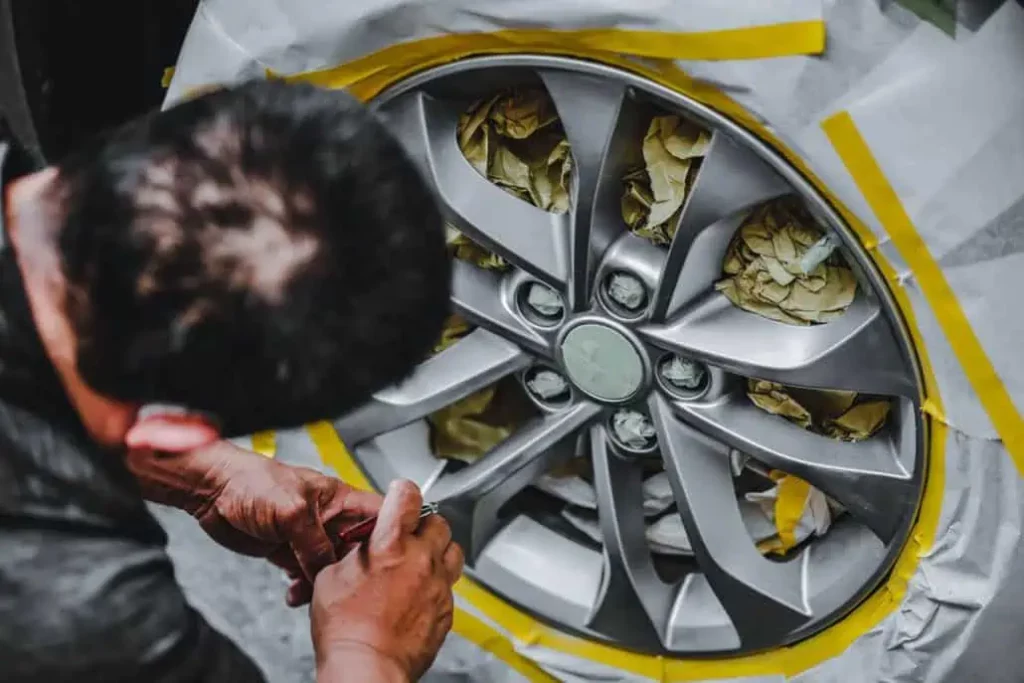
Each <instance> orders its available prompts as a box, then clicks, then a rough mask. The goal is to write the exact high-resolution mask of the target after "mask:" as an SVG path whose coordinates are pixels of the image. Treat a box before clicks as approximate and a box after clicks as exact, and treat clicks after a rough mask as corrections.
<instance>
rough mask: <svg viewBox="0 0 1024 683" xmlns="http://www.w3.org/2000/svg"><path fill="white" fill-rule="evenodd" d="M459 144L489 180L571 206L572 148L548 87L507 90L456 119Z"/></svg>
mask: <svg viewBox="0 0 1024 683" xmlns="http://www.w3.org/2000/svg"><path fill="white" fill-rule="evenodd" d="M458 141H459V148H460V149H461V150H462V153H463V154H464V155H465V157H466V160H467V161H469V163H470V164H472V166H473V168H475V169H476V170H477V172H479V173H480V174H481V175H483V176H484V177H486V178H487V179H488V180H490V181H491V182H492V183H494V184H495V185H497V186H498V187H500V188H502V189H503V190H505V191H506V192H508V193H510V194H513V195H515V196H517V197H519V198H520V199H522V200H524V201H527V202H530V203H531V204H533V205H534V206H536V207H538V208H541V209H543V210H545V211H550V212H551V213H565V212H566V211H568V210H569V191H570V183H571V179H572V168H573V165H572V154H571V152H570V149H569V142H568V140H567V139H566V137H565V131H563V130H562V126H561V124H560V123H559V121H558V116H557V114H556V113H555V107H554V104H552V102H551V99H550V98H549V97H548V95H547V93H545V92H544V91H543V90H540V89H537V88H522V89H513V90H507V91H504V92H501V93H498V94H497V95H495V96H494V97H491V98H489V99H487V100H482V101H480V102H477V103H475V104H474V105H473V106H472V107H470V109H469V111H467V112H466V113H464V114H463V115H462V117H461V118H460V119H459V127H458Z"/></svg>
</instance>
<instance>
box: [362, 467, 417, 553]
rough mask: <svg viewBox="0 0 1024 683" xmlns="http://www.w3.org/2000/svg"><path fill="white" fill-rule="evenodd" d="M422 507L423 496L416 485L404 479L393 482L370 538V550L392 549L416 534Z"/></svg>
mask: <svg viewBox="0 0 1024 683" xmlns="http://www.w3.org/2000/svg"><path fill="white" fill-rule="evenodd" d="M422 506H423V496H422V495H421V494H420V490H419V489H418V488H417V487H416V485H415V484H413V483H412V482H411V481H405V480H402V479H400V480H397V481H393V482H391V486H389V487H388V493H387V495H386V496H384V503H383V504H382V505H381V507H380V514H379V515H378V516H377V524H376V526H375V527H374V530H373V534H372V535H371V536H370V550H371V551H378V550H384V549H386V548H389V547H392V546H394V545H396V544H398V543H400V542H401V539H402V537H403V536H408V535H410V534H412V533H414V532H415V531H416V529H417V527H419V525H420V508H421V507H422Z"/></svg>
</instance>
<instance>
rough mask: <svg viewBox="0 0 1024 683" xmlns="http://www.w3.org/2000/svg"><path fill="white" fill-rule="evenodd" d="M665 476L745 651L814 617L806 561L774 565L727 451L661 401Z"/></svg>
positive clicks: (656, 406)
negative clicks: (738, 490) (740, 496)
mask: <svg viewBox="0 0 1024 683" xmlns="http://www.w3.org/2000/svg"><path fill="white" fill-rule="evenodd" d="M650 408H651V415H652V417H653V418H654V423H655V426H656V428H657V430H658V439H659V443H660V444H661V452H662V458H663V459H664V462H665V471H666V473H667V474H668V476H669V480H670V481H671V483H672V489H673V492H674V493H675V496H676V503H677V504H678V506H679V513H680V514H681V515H682V518H683V526H684V528H685V529H686V534H687V536H688V538H689V539H690V544H691V546H692V547H693V553H694V556H695V557H696V559H697V562H698V563H699V564H700V566H701V569H702V570H703V571H704V574H705V576H706V577H707V580H708V583H709V584H710V585H711V588H712V590H714V592H715V594H716V595H717V596H718V599H719V601H720V602H721V603H722V606H723V607H724V608H725V611H726V612H727V613H728V615H729V618H730V619H731V620H732V623H733V626H735V628H736V631H737V633H738V634H739V637H740V640H741V642H742V644H743V647H744V648H757V647H763V646H767V645H771V644H774V641H775V639H776V638H777V637H778V633H779V632H788V631H791V630H793V629H795V628H798V627H800V626H801V625H803V624H805V623H807V622H808V621H809V620H810V619H811V616H812V615H811V611H810V607H809V606H808V604H807V596H806V595H805V591H804V585H805V581H804V579H805V576H804V573H805V567H804V557H803V556H801V557H799V558H796V559H794V560H790V561H789V562H770V561H769V560H767V559H765V558H764V557H763V556H762V555H761V554H760V553H759V552H758V551H757V549H756V547H755V546H754V543H753V541H752V540H751V538H750V535H749V534H748V533H747V528H746V526H745V525H744V524H743V519H742V517H741V516H740V511H739V504H738V502H737V500H736V495H735V493H734V489H733V484H732V474H731V473H730V471H729V460H728V455H727V453H726V452H725V449H722V448H721V447H716V446H715V445H714V444H712V443H711V442H709V441H708V440H706V439H704V438H701V436H700V435H699V434H697V433H695V432H694V431H693V430H691V429H689V428H688V427H687V426H686V425H684V424H682V423H681V422H680V421H679V420H678V419H677V418H676V417H675V415H674V414H673V411H672V407H671V406H670V405H669V404H668V403H667V402H666V401H665V400H664V399H662V398H661V397H659V396H653V397H652V398H651V400H650Z"/></svg>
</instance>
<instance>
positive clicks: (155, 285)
mask: <svg viewBox="0 0 1024 683" xmlns="http://www.w3.org/2000/svg"><path fill="white" fill-rule="evenodd" d="M58 178H59V182H58V185H57V186H58V188H59V189H60V191H61V193H62V197H61V201H62V204H63V207H64V211H65V214H64V225H63V228H62V231H61V233H60V235H61V236H60V244H59V248H60V253H61V256H62V259H63V269H64V275H65V278H66V280H67V283H68V296H67V302H66V308H67V313H68V316H69V319H70V320H71V321H72V325H73V327H74V330H75V333H76V335H77V338H78V359H77V363H78V370H79V372H80V373H81V375H82V377H83V379H84V380H85V381H86V382H87V383H88V384H89V385H90V386H92V387H93V388H94V389H95V390H97V391H99V392H100V393H102V394H105V395H107V396H110V397H113V398H116V399H119V400H124V401H130V402H159V403H175V404H179V405H183V406H186V407H188V408H190V409H192V410H198V411H205V412H207V413H210V414H212V415H214V416H216V417H217V418H218V419H219V420H220V421H221V423H222V428H223V429H224V431H225V433H226V434H229V435H234V434H243V433H250V432H253V431H256V430H259V429H268V428H275V427H276V428H283V427H291V426H297V425H300V424H302V423H305V422H308V421H310V420H314V419H323V418H334V417H337V416H339V415H341V414H342V413H344V412H345V411H347V410H349V409H351V408H353V407H355V406H356V405H358V404H360V403H362V402H364V401H365V400H367V399H368V398H369V397H370V395H371V393H372V392H374V391H376V390H378V389H381V388H383V387H385V386H387V385H389V384H392V383H394V382H397V381H399V380H401V379H403V378H404V377H405V376H406V375H408V374H409V373H410V372H411V371H412V369H413V368H414V367H415V365H416V364H417V363H418V362H419V361H420V360H421V359H422V358H423V357H424V356H425V355H426V353H427V352H428V350H429V349H430V348H431V346H432V344H433V343H434V341H435V340H436V338H437V337H438V335H439V333H440V330H441V326H442V324H443V320H444V318H445V316H446V314H447V311H448V296H449V277H450V272H449V264H448V260H447V258H446V256H445V245H444V225H443V220H442V218H441V214H440V212H439V210H438V208H437V205H436V203H435V201H434V198H433V195H432V194H431V192H430V189H429V187H428V185H427V184H426V182H425V180H424V179H423V178H422V177H421V175H420V174H419V172H418V171H417V170H416V168H415V167H414V166H413V163H412V162H411V160H410V159H409V157H408V156H407V155H406V153H405V151H404V150H403V149H402V147H401V146H400V145H399V143H398V142H397V141H396V140H395V139H394V138H393V137H392V135H391V134H390V133H389V132H388V131H387V130H386V129H385V128H384V127H383V126H382V125H381V124H380V123H379V122H378V121H377V120H376V119H375V118H374V117H373V115H372V114H371V113H370V112H369V111H368V110H367V109H366V108H365V107H364V106H363V105H362V104H360V103H359V102H358V101H356V100H355V99H354V98H353V97H351V96H350V95H347V94H345V93H342V92H338V91H327V90H322V89H319V88H315V87H313V86H310V85H301V84H286V83H284V82H280V81H258V82H255V81H254V82H250V83H247V84H244V85H241V86H238V87H234V88H228V89H223V90H218V91H215V92H210V93H207V94H205V95H202V96H200V97H197V98H195V99H192V100H189V101H186V102H184V103H182V104H179V105H177V106H175V107H173V108H171V109H168V110H166V111H163V112H159V113H153V114H151V115H148V116H145V117H143V118H141V119H139V120H137V121H134V122H132V123H129V124H128V125H125V126H123V127H122V128H120V129H118V130H115V131H113V132H112V133H109V134H107V135H105V136H102V137H101V138H99V139H97V140H96V141H95V142H93V143H92V144H91V145H89V146H87V147H86V148H85V149H82V150H81V151H79V152H78V153H76V154H74V155H72V156H71V157H69V158H68V159H66V160H64V161H63V162H62V163H60V164H59V176H58Z"/></svg>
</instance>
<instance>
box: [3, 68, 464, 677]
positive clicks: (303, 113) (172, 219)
mask: <svg viewBox="0 0 1024 683" xmlns="http://www.w3.org/2000/svg"><path fill="white" fill-rule="evenodd" d="M0 219H2V220H0V223H2V226H0V228H2V229H0V237H2V240H0V241H2V244H0V680H3V681H4V682H5V683H21V682H23V681H47V682H48V683H58V682H61V681H76V682H83V681H90V682H91V681H97V682H101V681H102V682H104V683H106V682H113V681H147V682H150V681H154V682H166V683H178V682H185V681H189V682H191V681H217V682H218V683H220V682H224V681H232V682H238V683H245V682H248V681H257V680H262V678H261V675H260V673H259V671H258V670H257V669H256V667H255V666H254V665H253V664H252V663H251V662H250V660H248V658H247V657H246V656H245V655H244V654H242V653H241V652H240V651H239V650H238V649H237V648H236V647H235V646H234V645H233V644H232V643H230V642H229V641H228V640H226V639H225V638H224V637H222V636H221V635H220V634H218V633H216V632H215V631H213V630H212V629H211V628H210V627H209V626H208V625H207V624H206V623H205V622H204V621H203V619H202V617H201V616H200V615H198V614H197V613H196V612H194V611H193V610H192V609H191V608H190V607H189V606H188V604H187V603H186V602H185V599H184V597H183V596H182V593H181V591H180V589H179V587H178V586H177V584H176V583H175V581H174V574H173V570H172V567H171V565H170V563H169V561H168V558H167V556H166V554H165V552H164V545H165V542H166V538H165V536H164V534H163V531H162V530H161V529H160V528H159V526H158V524H157V523H156V521H155V520H154V519H153V518H152V517H151V516H150V515H149V514H148V513H147V511H146V508H145V506H144V503H143V496H145V498H148V499H149V500H152V501H156V502H161V503H166V504H172V505H177V506H178V507H181V508H183V509H185V510H187V511H189V512H190V513H192V514H193V515H194V516H195V517H196V518H197V519H198V520H199V523H200V524H201V525H202V526H203V528H205V529H206V530H207V532H209V533H210V534H211V535H212V536H213V538H214V539H216V540H217V541H219V542H220V543H222V544H223V545H225V546H227V547H228V548H231V549H233V550H236V551H238V552H243V553H247V554H251V555H257V556H264V557H267V558H268V559H269V560H270V561H271V562H274V563H275V564H277V565H278V566H280V567H282V568H283V569H285V570H286V571H287V572H288V573H289V575H290V576H291V577H292V578H293V579H294V581H293V583H292V585H291V587H290V589H289V591H288V596H287V599H288V601H289V603H290V604H292V605H299V604H303V603H305V602H309V601H312V612H311V614H312V636H313V643H314V646H315V649H316V654H317V667H318V677H319V680H321V681H331V682H333V681H342V680H354V681H378V680H387V681H392V680H394V681H405V680H411V679H414V678H416V677H418V676H419V675H420V674H422V673H423V671H425V669H426V668H427V667H428V666H429V664H430V662H431V661H432V659H433V657H434V655H435V653H436V651H437V649H438V648H439V647H440V644H441V641H442V640H443V638H444V635H445V633H446V632H447V630H448V629H449V628H450V625H451V618H452V595H451V585H452V584H453V582H454V581H455V580H456V578H457V577H458V575H459V573H460V571H461V567H462V555H461V551H460V550H459V549H458V546H457V545H455V544H453V543H452V542H451V534H450V530H449V528H448V526H447V524H446V523H445V522H444V521H443V520H442V519H441V518H440V517H436V516H435V517H432V518H428V519H426V520H425V521H424V522H423V523H422V524H420V521H419V519H418V517H417V513H418V510H419V506H420V504H421V502H422V500H421V498H420V495H419V492H418V491H417V490H416V489H415V487H414V486H412V485H411V484H409V483H408V482H406V483H399V484H397V485H394V486H393V487H392V488H391V490H390V491H389V492H388V494H387V497H386V498H385V499H384V500H383V504H382V503H381V499H380V498H379V496H377V495H376V494H370V493H365V492H359V491H355V490H352V489H350V488H349V487H347V486H345V485H344V484H343V483H341V482H340V481H338V480H336V479H332V478H329V477H324V476H321V475H319V474H318V473H316V472H313V471H310V470H305V469H300V468H292V467H288V466H286V465H283V464H280V463H276V462H274V461H272V460H268V459H265V458H262V457H260V456H257V455H255V454H252V453H249V452H247V451H244V450H242V449H239V448H236V447H234V446H232V445H230V444H229V443H227V442H224V441H220V440H219V439H220V438H221V436H231V435H237V434H245V433H251V432H253V431H255V430H257V429H267V428H273V427H279V428H280V427H289V426H297V425H299V424H302V423H304V422H307V421H309V420H313V419H320V418H330V417H335V416H338V415H340V414H342V413H344V412H345V411H346V410H348V409H351V408H352V407H354V406H356V405H358V404H360V403H361V402H363V401H365V400H366V399H367V398H368V397H369V395H370V394H371V393H372V392H374V391H376V390H378V389H380V388H382V387H384V386H386V385H389V384H391V383H393V382H396V381H398V380H401V379H402V378H403V377H404V376H405V375H407V374H408V373H409V372H410V371H411V369H412V368H413V367H414V365H415V364H416V363H417V362H418V361H419V360H420V359H421V358H422V357H423V356H424V355H425V354H426V352H427V350H428V349H429V348H430V346H431V345H432V343H433V342H434V340H435V338H436V337H437V335H438V333H439V331H440V328H441V324H442V321H443V318H444V316H445V314H446V311H447V308H448V306H447V296H448V281H449V270H448V264H447V260H446V258H445V254H444V236H443V225H442V220H441V217H440V215H439V213H438V210H437V208H436V206H435V205H434V202H433V200H432V198H431V195H430V193H429V191H428V188H427V187H426V185H425V183H424V182H423V180H422V179H421V178H420V177H419V176H418V174H417V173H416V171H415V170H414V168H413V166H412V165H411V163H410V162H409V160H408V159H407V157H406V156H405V155H404V154H403V152H402V150H401V149H400V147H399V146H398V144H397V143H396V142H395V141H394V140H393V139H392V138H391V137H390V136H389V135H388V133H387V132H386V131H385V130H384V129H383V128H382V127H381V125H380V124H379V123H378V122H376V121H375V120H374V119H373V118H372V117H371V116H370V115H369V114H368V113H367V112H366V111H365V110H364V109H363V108H362V107H361V106H360V105H359V104H358V103H357V102H355V101H354V100H353V99H352V98H350V97H348V96H346V95H344V94H341V93H336V92H334V93H332V92H326V91H321V90H318V89H315V88H313V87H310V86H297V85H285V84H283V83H280V82H258V83H250V84H247V85H243V86H241V87H238V88H234V89H227V90H222V91H218V92H214V93H209V94H206V95H204V96H202V97H199V98H197V99H195V100H192V101H189V102H186V103H184V104H181V105H180V106H178V107H175V108H173V109H171V110H168V111H166V112H163V113H158V114H154V115H150V116H147V117H144V118H143V119H141V120H139V121H136V122H134V123H131V124H129V125H127V126H125V127H123V128H122V129H120V130H118V131H116V132H114V133H112V134H110V135H107V136H105V137H103V138H101V139H99V140H98V141H96V142H95V143H93V144H92V145H90V146H89V147H88V148H86V149H84V150H82V151H81V152H79V153H77V154H75V155H74V156H73V157H71V158H69V159H67V160H65V161H63V162H62V163H60V164H58V165H56V166H53V167H49V168H42V169H38V168H32V167H31V166H30V164H28V163H27V160H26V158H25V156H24V154H23V153H22V152H21V151H20V150H19V149H18V148H17V147H16V146H15V145H14V144H13V143H12V142H11V141H9V140H7V141H0ZM133 475H134V476H133ZM378 511H379V513H380V516H379V520H378V524H377V528H376V530H375V531H374V534H373V536H372V537H371V539H370V540H369V542H368V543H367V544H366V545H365V547H360V548H359V549H358V550H356V551H351V550H352V549H350V548H344V547H338V545H337V544H336V543H335V541H334V540H332V539H336V538H337V537H338V536H337V532H338V531H339V529H343V528H344V527H345V526H347V525H348V524H350V523H352V522H354V521H357V520H359V519H363V518H365V517H366V516H367V515H371V514H375V513H377V512H378ZM350 551H351V552H350Z"/></svg>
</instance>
